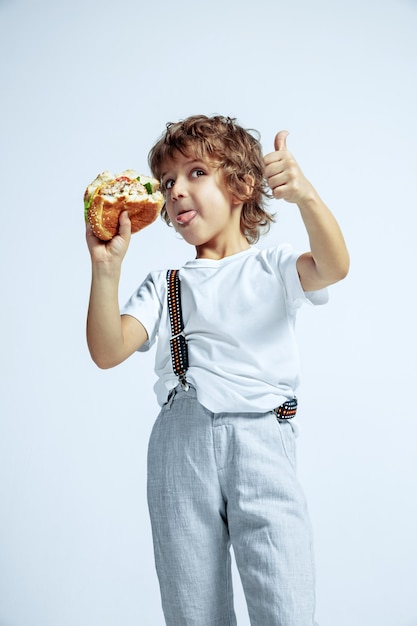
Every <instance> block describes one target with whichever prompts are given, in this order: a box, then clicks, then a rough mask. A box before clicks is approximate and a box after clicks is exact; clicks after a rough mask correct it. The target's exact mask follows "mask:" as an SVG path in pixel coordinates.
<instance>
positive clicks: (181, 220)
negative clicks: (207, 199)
mask: <svg viewBox="0 0 417 626" xmlns="http://www.w3.org/2000/svg"><path fill="white" fill-rule="evenodd" d="M196 215H197V211H185V213H180V214H179V215H177V217H176V220H177V222H178V224H181V225H182V226H184V225H186V224H189V223H190V222H191V220H192V219H193V218H194V217H195V216H196Z"/></svg>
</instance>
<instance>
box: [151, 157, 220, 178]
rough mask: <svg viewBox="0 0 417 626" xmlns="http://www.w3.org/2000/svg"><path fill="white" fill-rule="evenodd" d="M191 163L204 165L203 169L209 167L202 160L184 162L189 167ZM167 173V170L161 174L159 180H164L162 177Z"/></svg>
mask: <svg viewBox="0 0 417 626" xmlns="http://www.w3.org/2000/svg"><path fill="white" fill-rule="evenodd" d="M193 163H195V164H196V165H204V166H205V167H210V165H209V164H208V163H206V161H203V160H202V159H189V160H188V161H185V165H191V164H193ZM168 172H169V170H166V171H165V172H162V174H161V180H162V179H163V178H164V176H166V175H167V174H168Z"/></svg>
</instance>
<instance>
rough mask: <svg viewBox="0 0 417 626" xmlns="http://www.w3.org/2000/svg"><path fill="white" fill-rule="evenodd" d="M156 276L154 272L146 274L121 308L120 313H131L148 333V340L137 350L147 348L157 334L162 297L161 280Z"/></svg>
mask: <svg viewBox="0 0 417 626" xmlns="http://www.w3.org/2000/svg"><path fill="white" fill-rule="evenodd" d="M158 278H159V277H158V276H156V275H154V274H148V276H147V277H146V278H145V280H144V281H143V283H142V284H141V285H140V286H139V287H138V289H137V290H136V291H135V292H134V293H133V294H132V295H131V297H130V298H129V300H128V301H127V302H126V304H125V305H124V306H123V307H122V309H121V315H131V316H132V317H134V318H135V319H137V320H138V321H139V322H140V323H141V324H142V325H143V326H144V327H145V329H146V332H147V333H148V341H146V342H145V343H144V344H143V346H142V347H141V348H140V349H139V352H146V351H147V350H149V349H150V348H151V347H152V345H153V344H154V343H155V340H156V338H157V336H158V330H159V321H160V319H161V312H162V299H161V294H160V293H159V291H160V289H161V284H160V283H161V281H160V280H158Z"/></svg>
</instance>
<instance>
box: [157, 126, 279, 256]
mask: <svg viewBox="0 0 417 626" xmlns="http://www.w3.org/2000/svg"><path fill="white" fill-rule="evenodd" d="M252 133H256V135H257V137H255V136H254V135H253V134H252ZM175 151H179V152H181V153H182V154H184V155H186V156H190V155H192V156H193V157H195V158H196V159H197V160H202V161H207V162H208V163H209V164H210V165H211V166H212V167H216V168H219V169H220V170H221V172H222V174H223V180H224V183H225V186H226V189H227V190H228V191H229V192H230V193H232V194H233V195H234V196H235V197H236V198H238V199H239V200H240V201H242V202H243V208H242V214H241V220H240V223H241V229H242V233H243V234H244V236H245V237H246V240H247V241H248V243H250V244H253V243H256V242H257V241H258V240H259V237H260V236H261V235H262V234H265V233H266V232H268V230H269V228H270V225H271V223H272V222H273V221H274V216H273V215H272V214H271V213H269V212H268V211H267V210H266V207H265V203H266V198H270V197H271V195H270V193H268V185H267V183H266V180H265V177H264V173H263V171H264V164H263V157H262V148H261V144H260V141H259V134H258V133H257V131H253V130H252V129H251V130H250V131H249V130H246V129H244V128H242V127H241V126H240V125H239V124H237V123H236V120H235V119H234V118H230V117H224V116H221V115H214V116H212V117H207V116H205V115H193V116H191V117H188V118H187V119H185V120H181V121H179V122H175V123H173V122H169V123H168V124H167V125H166V130H165V132H164V133H163V134H162V136H161V137H160V139H159V140H158V141H157V143H156V144H155V145H154V146H153V148H152V149H151V150H150V152H149V156H148V163H149V167H150V169H151V171H152V174H153V176H154V177H155V178H157V179H158V180H160V179H161V175H162V171H163V169H162V168H163V166H164V163H165V162H166V161H167V160H169V159H172V158H173V157H174V156H175ZM248 188H249V192H248ZM161 216H162V218H163V219H164V220H165V221H166V223H167V224H168V225H170V224H171V222H170V219H169V216H168V213H167V211H166V206H165V205H164V206H163V208H162V212H161Z"/></svg>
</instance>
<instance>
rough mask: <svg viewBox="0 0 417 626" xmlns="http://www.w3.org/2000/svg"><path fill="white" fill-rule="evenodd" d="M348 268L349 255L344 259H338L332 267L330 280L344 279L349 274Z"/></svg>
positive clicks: (338, 280) (335, 281)
mask: <svg viewBox="0 0 417 626" xmlns="http://www.w3.org/2000/svg"><path fill="white" fill-rule="evenodd" d="M349 268H350V260H349V256H347V257H346V258H345V259H343V260H341V261H339V263H338V264H337V266H336V267H334V268H333V272H332V274H333V276H332V279H331V282H332V283H338V282H340V281H341V280H344V279H345V278H346V276H347V275H348V274H349Z"/></svg>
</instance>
